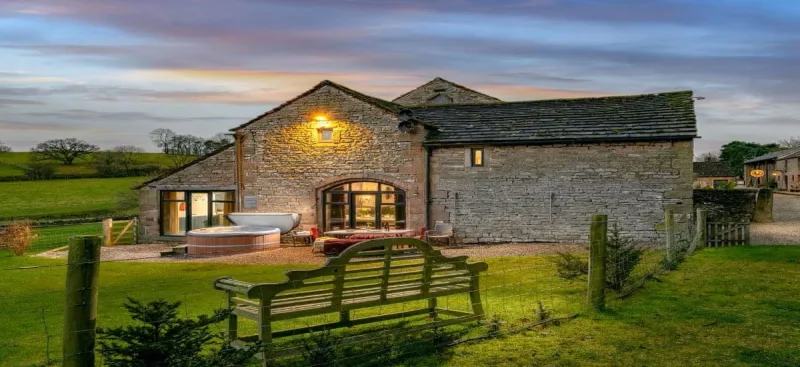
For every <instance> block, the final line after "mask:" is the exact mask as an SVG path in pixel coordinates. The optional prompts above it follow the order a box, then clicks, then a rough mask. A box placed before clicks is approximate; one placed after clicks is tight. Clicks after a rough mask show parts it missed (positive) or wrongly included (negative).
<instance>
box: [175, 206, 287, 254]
mask: <svg viewBox="0 0 800 367" xmlns="http://www.w3.org/2000/svg"><path fill="white" fill-rule="evenodd" d="M227 218H228V220H229V221H231V223H233V224H235V225H234V226H231V227H211V228H200V229H194V230H191V231H189V233H187V234H186V252H187V253H188V254H189V255H224V254H235V253H242V252H253V251H261V250H266V249H270V248H278V247H280V246H281V234H285V233H289V231H291V230H292V229H294V228H295V227H297V226H298V225H299V224H300V214H297V213H230V214H228V215H227Z"/></svg>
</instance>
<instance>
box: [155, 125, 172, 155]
mask: <svg viewBox="0 0 800 367" xmlns="http://www.w3.org/2000/svg"><path fill="white" fill-rule="evenodd" d="M176 135H177V134H175V132H174V131H172V130H170V129H164V128H158V129H155V130H153V131H151V132H150V140H152V141H153V143H155V145H156V146H157V147H159V148H161V151H163V152H164V153H165V154H170V153H171V152H172V143H173V139H174V138H175V136H176Z"/></svg>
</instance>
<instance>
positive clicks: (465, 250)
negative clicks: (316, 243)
mask: <svg viewBox="0 0 800 367" xmlns="http://www.w3.org/2000/svg"><path fill="white" fill-rule="evenodd" d="M172 246H173V245H167V244H149V245H130V246H114V247H103V248H102V250H101V255H100V258H101V260H102V261H120V260H128V261H141V262H198V263H221V264H249V265H281V264H308V265H321V264H324V263H325V260H326V259H327V258H328V257H327V256H325V255H323V254H321V253H318V252H317V253H312V252H311V246H296V247H294V246H291V245H286V244H284V245H282V246H281V247H280V248H277V249H273V250H265V251H260V252H251V253H243V254H236V255H223V256H209V257H182V256H174V257H160V252H161V251H164V250H168V249H170V248H171V247H172ZM438 249H440V250H441V251H442V254H443V255H445V256H459V255H466V256H469V257H470V258H473V257H477V258H491V257H502V256H531V255H552V254H555V253H557V252H583V251H586V246H585V245H577V244H563V243H513V244H512V243H508V244H492V245H471V246H461V247H452V248H441V247H440V248H438ZM36 256H39V257H46V258H53V259H65V258H66V257H67V252H66V251H54V252H46V253H42V254H39V255H36Z"/></svg>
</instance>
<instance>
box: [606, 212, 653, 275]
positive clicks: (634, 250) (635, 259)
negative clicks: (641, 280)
mask: <svg viewBox="0 0 800 367" xmlns="http://www.w3.org/2000/svg"><path fill="white" fill-rule="evenodd" d="M643 254H644V249H642V248H641V247H639V246H637V245H636V243H635V242H634V241H633V239H632V238H630V237H625V236H623V235H622V233H621V231H620V229H619V226H618V225H617V224H616V223H614V225H613V226H612V227H611V230H610V231H609V232H608V240H607V242H606V286H607V287H609V288H611V289H613V290H615V291H620V290H622V289H623V288H625V286H626V285H627V284H628V283H629V281H630V277H631V273H632V272H633V269H634V268H636V265H639V262H640V261H641V260H642V255H643Z"/></svg>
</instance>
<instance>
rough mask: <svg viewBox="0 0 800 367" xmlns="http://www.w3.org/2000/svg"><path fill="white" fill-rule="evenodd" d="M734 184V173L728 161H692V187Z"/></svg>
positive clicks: (715, 186)
mask: <svg viewBox="0 0 800 367" xmlns="http://www.w3.org/2000/svg"><path fill="white" fill-rule="evenodd" d="M729 184H733V185H735V184H736V174H735V173H734V172H733V170H732V169H731V166H730V165H729V164H728V162H694V187H695V188H719V187H721V186H727V185H729Z"/></svg>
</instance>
